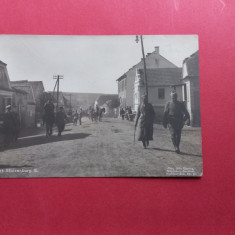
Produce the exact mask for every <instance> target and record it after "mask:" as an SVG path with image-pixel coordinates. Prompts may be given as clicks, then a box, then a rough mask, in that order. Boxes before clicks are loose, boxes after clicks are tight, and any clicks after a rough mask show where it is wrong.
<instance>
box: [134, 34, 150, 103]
mask: <svg viewBox="0 0 235 235" xmlns="http://www.w3.org/2000/svg"><path fill="white" fill-rule="evenodd" d="M135 41H136V43H138V42H139V36H138V35H137V36H136V40H135ZM140 41H141V49H142V56H143V62H144V79H145V94H146V96H147V101H148V79H147V69H146V62H145V54H144V43H143V35H140Z"/></svg>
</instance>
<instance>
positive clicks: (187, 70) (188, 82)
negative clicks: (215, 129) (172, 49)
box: [182, 51, 201, 126]
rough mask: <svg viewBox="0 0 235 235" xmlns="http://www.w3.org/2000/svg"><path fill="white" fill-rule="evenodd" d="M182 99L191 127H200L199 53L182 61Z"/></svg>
mask: <svg viewBox="0 0 235 235" xmlns="http://www.w3.org/2000/svg"><path fill="white" fill-rule="evenodd" d="M182 70H183V75H182V83H183V84H184V85H185V89H184V90H183V99H184V101H185V103H186V107H187V110H188V111H189V114H190V117H191V125H192V126H201V117H200V92H199V51H196V52H195V53H194V54H192V55H191V56H190V57H188V58H186V59H185V60H184V61H183V69H182Z"/></svg>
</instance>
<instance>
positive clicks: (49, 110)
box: [43, 98, 55, 137]
mask: <svg viewBox="0 0 235 235" xmlns="http://www.w3.org/2000/svg"><path fill="white" fill-rule="evenodd" d="M54 109H55V106H54V104H53V103H52V99H51V98H50V99H49V100H48V101H47V103H46V104H45V105H44V112H45V113H44V118H43V123H46V136H47V137H48V136H51V135H52V128H53V124H54V122H55V114H54Z"/></svg>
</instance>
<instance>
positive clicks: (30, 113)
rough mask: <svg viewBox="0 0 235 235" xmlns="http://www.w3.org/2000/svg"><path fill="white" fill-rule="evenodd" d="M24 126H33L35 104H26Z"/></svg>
mask: <svg viewBox="0 0 235 235" xmlns="http://www.w3.org/2000/svg"><path fill="white" fill-rule="evenodd" d="M25 120H26V126H27V127H35V124H36V123H35V104H32V105H31V104H28V105H27V112H26V116H25Z"/></svg>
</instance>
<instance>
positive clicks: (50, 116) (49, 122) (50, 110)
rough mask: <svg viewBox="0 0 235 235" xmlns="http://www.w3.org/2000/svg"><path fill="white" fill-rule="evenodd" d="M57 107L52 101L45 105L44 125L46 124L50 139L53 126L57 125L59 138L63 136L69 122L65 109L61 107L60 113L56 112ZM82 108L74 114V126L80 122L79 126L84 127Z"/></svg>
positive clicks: (47, 134)
mask: <svg viewBox="0 0 235 235" xmlns="http://www.w3.org/2000/svg"><path fill="white" fill-rule="evenodd" d="M54 109H55V106H54V104H53V103H52V100H51V99H49V100H48V101H47V103H46V104H45V105H44V115H43V124H46V136H47V137H49V136H51V135H52V132H53V125H54V123H55V124H56V126H57V128H58V136H61V134H62V132H63V131H64V128H65V124H66V121H68V116H67V115H66V113H65V111H64V108H63V107H59V110H58V112H57V113H56V114H55V112H54ZM82 113H83V111H82V108H81V107H80V109H79V110H76V111H75V112H74V113H73V114H72V117H73V125H74V126H76V125H77V122H78V120H79V124H80V125H82Z"/></svg>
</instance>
